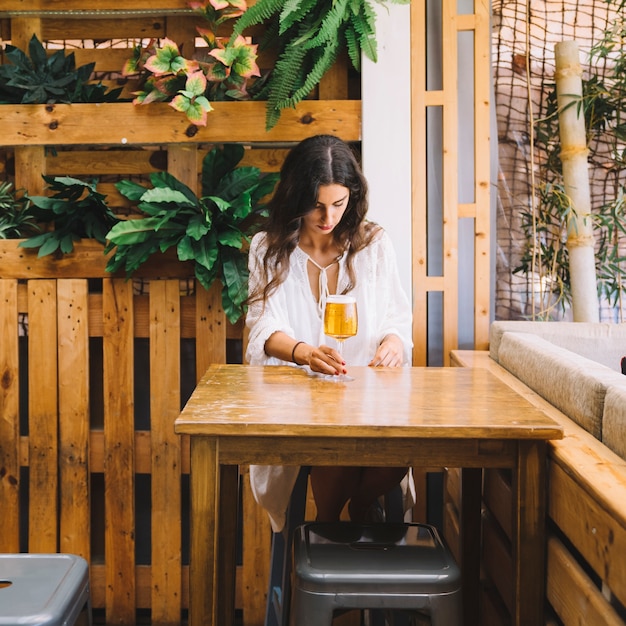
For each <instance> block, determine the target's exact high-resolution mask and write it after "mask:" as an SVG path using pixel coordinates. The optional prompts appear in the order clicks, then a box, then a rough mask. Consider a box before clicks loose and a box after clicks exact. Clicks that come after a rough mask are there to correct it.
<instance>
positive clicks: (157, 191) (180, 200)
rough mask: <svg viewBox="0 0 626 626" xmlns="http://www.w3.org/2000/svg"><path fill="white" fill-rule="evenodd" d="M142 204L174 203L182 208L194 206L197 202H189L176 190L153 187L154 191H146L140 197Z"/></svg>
mask: <svg viewBox="0 0 626 626" xmlns="http://www.w3.org/2000/svg"><path fill="white" fill-rule="evenodd" d="M141 200H142V202H150V203H156V202H174V203H175V204H181V205H183V206H185V205H186V206H196V205H197V202H196V201H192V200H190V199H189V198H188V197H187V196H186V195H185V194H184V193H181V192H180V191H178V190H176V189H169V188H167V187H155V188H154V189H148V190H147V191H146V192H145V193H144V194H143V195H142V196H141Z"/></svg>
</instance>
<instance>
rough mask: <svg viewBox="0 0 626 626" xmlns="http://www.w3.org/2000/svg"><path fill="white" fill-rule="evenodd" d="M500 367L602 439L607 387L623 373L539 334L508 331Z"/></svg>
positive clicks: (500, 347) (504, 337)
mask: <svg viewBox="0 0 626 626" xmlns="http://www.w3.org/2000/svg"><path fill="white" fill-rule="evenodd" d="M498 356H499V360H500V364H501V365H502V366H503V367H505V368H506V369H507V370H509V371H510V372H511V373H512V374H513V375H515V376H516V377H517V378H519V379H520V380H521V381H522V382H523V383H524V384H526V385H528V386H529V387H530V388H531V389H533V390H534V391H536V392H537V393H538V394H539V395H540V396H542V397H543V398H545V399H546V400H547V401H548V402H550V403H551V404H553V405H554V406H555V407H556V408H557V409H559V410H560V411H562V412H563V413H565V415H567V416H568V417H569V418H570V419H572V420H573V421H575V422H576V423H577V424H579V425H580V426H582V427H583V428H584V429H585V430H587V431H589V432H590V433H591V434H592V435H593V436H594V437H596V438H597V439H600V437H601V435H602V414H603V410H604V397H605V395H606V391H607V388H608V387H609V386H610V385H611V384H614V383H616V381H619V382H622V381H623V376H622V374H620V373H618V372H615V371H613V370H610V369H609V368H608V367H604V366H603V365H600V364H599V363H596V362H595V361H591V360H590V359H586V358H584V357H582V356H580V355H578V354H576V353H574V352H571V351H569V350H566V349H565V348H561V347H559V346H556V345H554V344H553V343H551V342H550V341H546V340H545V339H543V338H541V337H538V336H537V335H533V334H528V333H518V332H505V333H504V334H503V335H502V337H501V340H500V345H499V349H498Z"/></svg>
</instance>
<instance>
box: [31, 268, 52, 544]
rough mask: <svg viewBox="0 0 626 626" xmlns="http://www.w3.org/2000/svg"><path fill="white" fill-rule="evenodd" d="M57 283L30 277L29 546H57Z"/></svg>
mask: <svg viewBox="0 0 626 626" xmlns="http://www.w3.org/2000/svg"><path fill="white" fill-rule="evenodd" d="M57 372H58V366H57V289H56V281H54V280H31V281H29V282H28V435H29V437H28V443H29V459H30V464H29V469H30V471H29V486H28V503H29V507H28V511H29V515H28V519H29V523H28V551H29V552H56V551H57V532H58V503H57V498H58V486H59V483H58V466H57V456H58V431H57V424H58V414H57V397H58V391H57V380H58V378H57V376H58V374H57Z"/></svg>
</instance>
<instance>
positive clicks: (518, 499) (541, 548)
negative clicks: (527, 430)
mask: <svg viewBox="0 0 626 626" xmlns="http://www.w3.org/2000/svg"><path fill="white" fill-rule="evenodd" d="M546 449H547V445H546V442H545V441H520V442H519V443H518V454H517V468H516V470H515V471H514V472H513V485H512V487H513V505H514V518H513V520H514V528H513V537H512V539H513V546H512V548H513V564H514V565H513V567H514V579H515V605H514V606H515V614H514V615H513V622H512V623H513V624H514V625H515V626H526V625H527V624H543V623H544V618H543V613H544V592H545V531H546V528H545V525H546V475H547V469H546Z"/></svg>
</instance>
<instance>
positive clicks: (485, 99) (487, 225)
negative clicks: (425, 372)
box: [458, 0, 492, 350]
mask: <svg viewBox="0 0 626 626" xmlns="http://www.w3.org/2000/svg"><path fill="white" fill-rule="evenodd" d="M474 10H475V13H476V14H475V15H472V16H471V17H472V18H473V19H472V20H471V25H473V26H475V30H474V72H475V77H474V198H475V202H476V219H475V221H474V348H475V349H477V350H486V349H487V347H488V345H489V323H490V321H491V315H490V309H491V306H490V302H491V280H490V276H491V251H490V245H491V243H490V242H491V237H490V233H491V199H490V194H491V184H490V181H491V150H490V149H489V143H490V135H491V131H490V126H491V117H490V116H491V113H490V111H491V106H490V102H491V71H492V70H491V58H490V55H491V24H490V14H491V5H490V3H489V1H488V0H477V2H476V3H475V9H474ZM458 17H459V18H460V17H461V16H458ZM458 26H459V28H461V27H462V22H459V24H458ZM468 26H469V25H468Z"/></svg>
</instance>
